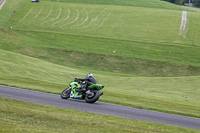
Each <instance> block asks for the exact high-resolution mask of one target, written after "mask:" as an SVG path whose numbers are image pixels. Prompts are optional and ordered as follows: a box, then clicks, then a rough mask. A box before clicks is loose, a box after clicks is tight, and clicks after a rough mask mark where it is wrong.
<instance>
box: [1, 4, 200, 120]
mask: <svg viewBox="0 0 200 133" xmlns="http://www.w3.org/2000/svg"><path fill="white" fill-rule="evenodd" d="M13 10H15V11H16V12H15V13H13ZM182 10H187V11H188V22H187V26H186V31H185V32H184V34H183V35H179V28H180V24H181V17H182V16H181V15H182ZM0 18H1V19H0V84H3V85H9V86H16V87H21V88H26V89H33V90H39V91H45V92H49V93H55V94H59V93H60V92H61V91H62V90H63V89H64V88H65V87H67V85H68V83H69V82H70V80H72V79H73V78H75V77H85V75H86V74H87V73H88V72H93V73H94V75H95V77H96V78H97V80H98V82H99V83H101V84H104V85H105V86H106V87H105V89H104V90H103V91H104V92H105V95H104V96H102V98H101V99H100V101H103V102H108V103H115V104H120V105H126V106H131V107H137V108H144V109H149V110H156V111H162V112H168V113H175V114H181V115H187V116H192V117H198V118H200V115H199V114H200V111H199V110H200V104H199V100H200V98H199V94H200V90H199V88H200V85H199V82H200V76H199V75H200V61H199V60H200V53H199V51H200V47H199V46H200V39H199V36H200V32H199V31H200V29H199V28H200V23H199V19H200V14H199V13H198V9H195V10H194V9H193V8H185V7H181V6H176V5H172V4H170V3H166V2H163V1H158V0H148V1H146V0H124V1H118V0H110V1H108V0H98V1H95V0H92V1H91V0H84V1H83V0H82V1H79V0H74V1H70V0H60V1H59V2H57V1H55V0H43V1H41V2H39V3H32V2H30V1H25V0H7V1H6V4H5V5H4V7H3V8H2V10H1V11H0ZM113 51H115V52H113Z"/></svg>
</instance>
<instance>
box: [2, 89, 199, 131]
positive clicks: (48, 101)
mask: <svg viewBox="0 0 200 133" xmlns="http://www.w3.org/2000/svg"><path fill="white" fill-rule="evenodd" d="M0 97H5V98H10V99H14V100H20V101H25V102H31V103H35V104H41V105H51V106H56V107H60V108H68V109H75V110H80V111H84V112H91V113H97V114H104V115H111V116H116V117H123V118H128V119H136V120H142V121H149V122H154V123H161V124H167V125H174V126H180V127H187V128H193V129H200V119H198V118H192V117H185V116H179V115H173V114H167V113H161V112H155V111H149V110H144V109H136V108H131V107H126V106H120V105H114V104H108V103H102V102H96V103H94V104H88V103H86V102H85V101H82V100H74V99H68V100H63V99H61V98H60V96H59V95H56V94H50V93H44V92H37V91H32V90H26V89H19V88H14V87H7V86H2V85H1V86H0Z"/></svg>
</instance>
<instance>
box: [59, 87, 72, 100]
mask: <svg viewBox="0 0 200 133" xmlns="http://www.w3.org/2000/svg"><path fill="white" fill-rule="evenodd" d="M70 93H71V89H70V88H67V89H65V90H63V92H62V93H61V98H62V99H68V98H70Z"/></svg>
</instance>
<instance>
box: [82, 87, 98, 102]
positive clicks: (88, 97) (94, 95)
mask: <svg viewBox="0 0 200 133" xmlns="http://www.w3.org/2000/svg"><path fill="white" fill-rule="evenodd" d="M99 97H100V94H99V92H98V91H97V90H91V91H90V94H87V95H86V96H85V101H86V102H87V103H94V102H96V101H97V100H98V99H99Z"/></svg>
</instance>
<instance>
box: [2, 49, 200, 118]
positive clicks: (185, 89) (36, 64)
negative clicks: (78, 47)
mask: <svg viewBox="0 0 200 133" xmlns="http://www.w3.org/2000/svg"><path fill="white" fill-rule="evenodd" d="M0 63H1V66H0V69H1V71H0V75H1V76H0V83H1V84H3V85H8V86H15V87H20V88H25V89H32V90H38V91H43V92H49V93H55V94H60V93H61V92H62V90H63V89H64V88H66V87H68V83H69V82H70V81H71V80H72V79H74V78H75V77H85V74H86V73H87V71H88V70H80V69H77V68H70V67H64V66H61V65H56V64H53V63H49V62H46V61H42V60H39V59H35V58H32V57H28V56H24V55H20V54H16V53H12V52H7V51H4V50H0ZM92 72H94V74H95V77H96V78H97V80H98V83H101V84H104V85H105V89H103V92H104V95H103V96H102V98H101V99H100V101H102V102H108V103H115V104H120V105H126V106H130V107H137V108H143V109H149V110H155V111H161V112H168V113H174V114H180V115H187V116H192V117H198V118H200V115H199V114H200V107H199V105H200V104H199V100H200V99H199V93H200V92H199V87H200V85H199V82H200V77H199V76H196V77H195V76H191V77H177V78H171V77H170V78H167V77H165V78H164V77H163V78H160V77H155V78H152V77H137V76H133V75H125V74H124V75H120V74H116V75H113V74H110V73H105V72H102V71H92ZM191 84H192V86H191Z"/></svg>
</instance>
